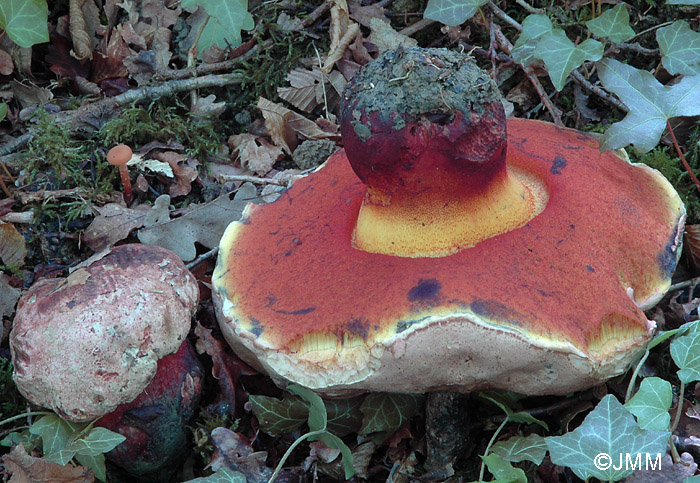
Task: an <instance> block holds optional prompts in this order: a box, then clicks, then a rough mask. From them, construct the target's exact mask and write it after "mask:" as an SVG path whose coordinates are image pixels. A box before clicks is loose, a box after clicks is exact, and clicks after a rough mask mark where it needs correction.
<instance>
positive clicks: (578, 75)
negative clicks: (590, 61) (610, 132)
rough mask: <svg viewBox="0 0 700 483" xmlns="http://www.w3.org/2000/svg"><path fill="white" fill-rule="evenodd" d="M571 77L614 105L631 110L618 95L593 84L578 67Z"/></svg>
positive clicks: (627, 110) (622, 109) (624, 110)
mask: <svg viewBox="0 0 700 483" xmlns="http://www.w3.org/2000/svg"><path fill="white" fill-rule="evenodd" d="M571 77H573V78H574V80H575V81H576V82H578V83H579V84H581V86H582V87H583V88H584V89H586V90H588V91H589V92H592V93H594V94H595V95H597V96H598V97H600V98H601V99H604V100H606V101H607V102H609V103H610V104H612V105H613V106H615V107H617V108H618V109H619V110H621V111H622V112H629V109H628V107H627V106H625V105H624V104H623V103H622V102H621V101H619V100H618V99H617V98H616V97H613V96H611V95H610V94H608V93H607V92H606V91H604V90H603V89H601V88H600V87H598V86H595V85H593V84H591V82H590V81H589V80H588V79H586V78H585V77H584V76H583V74H581V72H580V71H579V70H578V69H574V70H573V72H571Z"/></svg>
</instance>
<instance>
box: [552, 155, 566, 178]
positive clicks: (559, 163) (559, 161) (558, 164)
mask: <svg viewBox="0 0 700 483" xmlns="http://www.w3.org/2000/svg"><path fill="white" fill-rule="evenodd" d="M564 168H566V159H564V158H562V157H561V156H557V157H555V158H554V163H552V167H551V168H549V171H550V172H551V173H552V174H561V170H562V169H564Z"/></svg>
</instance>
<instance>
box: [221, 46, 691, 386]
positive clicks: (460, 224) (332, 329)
mask: <svg viewBox="0 0 700 483" xmlns="http://www.w3.org/2000/svg"><path fill="white" fill-rule="evenodd" d="M340 122H341V132H342V135H343V142H344V145H345V149H344V150H341V151H339V152H337V153H335V154H334V155H332V156H331V157H330V159H329V160H328V161H327V162H326V163H325V165H324V166H323V167H321V168H320V169H318V170H317V171H316V172H315V173H314V174H312V175H310V176H308V177H307V178H305V179H301V180H298V181H296V182H295V184H294V186H293V187H292V188H291V189H289V190H288V191H286V192H285V193H284V194H283V195H282V196H281V198H279V199H278V200H277V201H275V202H274V203H270V204H267V205H249V206H248V207H247V208H246V210H245V211H244V213H243V218H242V220H241V221H237V222H233V223H232V224H231V225H230V226H229V227H228V229H227V230H226V233H225V234H224V236H223V238H222V240H221V244H220V252H219V259H218V263H217V267H216V270H215V272H214V276H213V283H214V288H215V290H214V300H215V302H216V306H217V311H218V317H219V322H220V325H221V328H222V331H223V333H224V335H225V337H226V339H227V341H228V342H229V344H230V345H231V346H232V347H233V348H234V350H235V351H236V352H237V353H238V354H239V355H240V356H241V357H242V358H244V359H245V360H246V361H248V362H249V363H251V364H253V365H255V366H257V367H258V368H260V369H262V370H264V371H265V372H267V373H268V374H269V375H270V376H271V377H272V378H273V379H274V380H275V381H276V382H277V383H278V384H282V385H284V384H287V383H289V382H294V383H298V384H301V385H304V386H306V387H308V388H311V389H314V390H317V391H319V392H321V393H323V394H326V395H331V396H340V395H346V394H351V393H354V392H360V391H386V390H390V391H400V392H426V391H432V390H437V389H450V390H455V391H462V392H466V391H471V390H475V389H486V388H498V389H508V390H512V391H517V392H520V393H524V394H532V395H535V394H564V393H567V392H570V391H573V390H578V389H583V388H586V387H590V386H593V385H596V384H599V383H600V382H602V381H604V380H606V379H608V378H610V377H612V376H615V375H618V374H620V373H622V372H623V371H625V370H626V368H627V367H628V365H629V364H630V362H631V361H632V360H633V359H634V357H635V356H636V355H637V354H638V353H639V352H640V351H641V350H643V348H644V346H645V344H646V342H647V341H648V340H649V337H650V336H651V334H652V333H653V331H654V324H653V322H650V321H648V320H647V318H646V317H645V316H644V313H643V311H642V310H643V309H646V308H649V307H651V306H652V305H653V304H655V303H656V302H657V301H658V300H659V299H660V298H661V296H662V295H663V294H664V293H665V292H666V290H668V288H669V286H670V277H671V275H672V273H673V271H674V269H675V266H676V263H677V259H678V256H679V252H680V244H681V239H680V234H681V232H682V228H683V222H684V217H685V209H684V207H683V204H682V203H681V200H680V198H679V197H678V195H677V193H676V192H675V191H674V189H673V188H672V187H671V185H670V184H669V183H668V181H666V180H665V179H664V178H663V176H661V174H659V173H658V172H657V171H655V170H653V169H651V168H649V167H647V166H644V165H634V164H630V163H629V162H628V161H627V160H625V159H622V158H621V157H619V156H618V155H617V154H615V153H612V152H607V153H602V154H601V153H600V150H599V149H600V148H599V145H598V142H597V141H596V140H595V138H593V137H592V136H590V135H587V134H584V133H581V132H577V131H574V130H571V129H563V128H559V127H556V126H554V125H552V124H548V123H544V122H539V121H530V120H522V119H509V120H508V121H506V119H505V116H504V112H503V108H502V104H501V102H500V97H499V93H498V90H497V87H496V86H495V84H494V83H493V82H492V80H491V79H490V78H489V76H488V75H487V74H486V73H485V72H483V71H482V70H480V69H479V68H478V67H477V66H476V65H475V64H474V63H473V61H472V60H471V59H470V58H469V57H468V56H466V55H460V54H457V53H455V52H450V51H447V50H442V49H420V48H411V49H406V50H401V51H394V52H387V53H385V54H383V55H382V56H381V57H379V58H378V59H377V60H375V61H374V62H371V63H370V64H368V65H367V66H365V67H364V68H363V69H362V70H361V71H360V73H358V74H357V75H356V76H355V78H354V79H353V80H352V81H351V82H350V83H349V84H348V87H347V88H346V91H345V95H344V106H343V108H342V112H341V115H340Z"/></svg>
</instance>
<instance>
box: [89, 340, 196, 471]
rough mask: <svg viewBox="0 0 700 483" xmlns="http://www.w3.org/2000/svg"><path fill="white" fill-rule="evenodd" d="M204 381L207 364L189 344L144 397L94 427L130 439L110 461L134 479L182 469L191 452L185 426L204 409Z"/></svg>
mask: <svg viewBox="0 0 700 483" xmlns="http://www.w3.org/2000/svg"><path fill="white" fill-rule="evenodd" d="M203 378H204V369H203V367H202V364H201V363H200V362H199V360H198V359H197V356H196V354H195V353H194V349H193V348H192V345H191V344H190V343H189V341H187V340H186V341H185V342H183V343H182V345H181V346H180V349H178V351H177V352H176V353H174V354H170V355H167V356H165V357H163V358H162V359H160V360H159V361H158V369H157V371H156V375H155V376H154V377H153V380H152V381H151V382H150V384H149V385H148V386H147V387H146V389H145V390H144V391H143V392H142V393H141V395H140V396H139V397H137V398H136V399H135V400H133V401H132V402H130V403H127V404H122V405H121V406H119V407H117V409H115V410H114V411H113V412H112V413H110V414H108V415H106V416H104V417H102V418H100V419H98V420H97V422H95V426H101V427H104V428H107V429H109V430H111V431H115V432H117V433H120V434H122V435H124V436H125V437H126V440H125V441H124V442H123V443H121V444H120V445H119V446H117V447H116V448H115V449H114V450H112V451H110V452H109V453H108V454H107V457H108V459H109V460H110V461H112V462H113V463H115V464H117V465H118V466H120V467H122V468H124V469H125V470H126V471H127V472H128V473H130V474H139V475H142V474H147V473H153V472H155V471H159V470H162V469H164V468H166V467H167V466H168V465H171V466H172V467H173V468H175V467H177V464H178V462H177V461H176V459H177V458H178V457H180V456H182V454H183V453H184V452H185V450H186V449H187V433H188V431H187V427H186V425H187V422H188V421H189V419H190V418H191V417H192V415H193V414H194V411H195V410H196V409H197V406H198V404H199V398H200V395H201V392H202V380H203Z"/></svg>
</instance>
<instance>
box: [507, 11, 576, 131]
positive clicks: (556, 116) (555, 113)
mask: <svg viewBox="0 0 700 483" xmlns="http://www.w3.org/2000/svg"><path fill="white" fill-rule="evenodd" d="M494 30H495V33H496V40H497V41H498V44H499V45H500V46H501V49H503V50H504V51H505V52H506V53H507V54H508V55H510V53H511V52H512V51H513V44H511V43H510V40H508V39H507V38H506V36H505V35H503V31H502V30H501V27H500V25H495V24H494ZM519 65H520V67H521V68H522V69H523V72H525V75H526V76H527V78H528V80H529V81H530V83H531V84H532V85H533V86H534V87H535V90H536V91H537V94H538V95H539V96H540V100H541V101H542V104H544V106H545V107H546V108H547V110H548V111H549V114H550V115H551V116H552V121H554V124H556V125H557V126H564V122H562V120H561V114H560V111H559V109H558V108H557V107H556V106H555V105H554V104H552V100H551V99H550V98H549V96H548V95H547V93H546V92H545V90H544V87H542V84H541V83H540V80H539V79H538V78H537V76H536V75H535V73H534V71H533V70H532V67H530V66H527V67H526V66H524V65H522V64H519Z"/></svg>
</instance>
